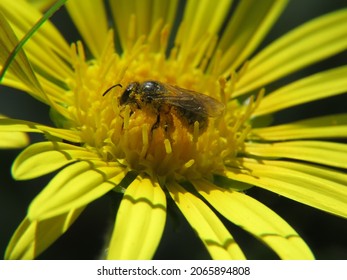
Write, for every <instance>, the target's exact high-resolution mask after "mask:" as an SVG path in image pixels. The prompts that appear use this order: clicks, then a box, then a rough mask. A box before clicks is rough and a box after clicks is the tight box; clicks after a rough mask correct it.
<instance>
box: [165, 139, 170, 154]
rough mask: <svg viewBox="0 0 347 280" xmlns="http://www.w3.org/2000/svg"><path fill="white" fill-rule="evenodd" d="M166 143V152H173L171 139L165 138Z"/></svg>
mask: <svg viewBox="0 0 347 280" xmlns="http://www.w3.org/2000/svg"><path fill="white" fill-rule="evenodd" d="M164 145H165V152H166V154H171V153H172V147H171V143H170V141H169V139H165V140H164Z"/></svg>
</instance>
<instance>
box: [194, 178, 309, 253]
mask: <svg viewBox="0 0 347 280" xmlns="http://www.w3.org/2000/svg"><path fill="white" fill-rule="evenodd" d="M193 185H194V187H195V188H196V190H197V191H198V192H199V193H200V194H201V195H202V196H203V197H204V198H205V199H206V200H207V201H208V202H209V203H210V204H211V205H212V206H213V207H214V208H215V209H216V210H217V211H218V212H219V213H221V214H222V215H223V216H224V217H225V218H227V219H228V220H229V221H231V222H233V223H234V224H236V225H238V226H239V227H241V228H242V229H244V230H246V231H248V232H249V233H251V234H252V235H254V236H255V237H256V238H258V239H259V240H261V241H262V242H264V243H265V244H267V245H268V246H269V247H270V248H271V249H272V250H274V251H275V252H276V253H277V254H278V256H279V257H280V258H281V259H312V258H313V255H312V253H311V251H310V249H309V247H308V246H307V245H306V243H305V242H304V241H303V240H302V239H301V238H300V236H299V235H298V233H297V232H296V231H295V230H294V229H293V228H292V227H291V226H290V225H288V224H287V223H286V221H284V220H283V219H282V218H281V217H280V216H278V215H277V214H276V213H275V212H273V211H272V210H270V209H269V208H267V207H266V206H265V205H263V204H261V203H260V202H258V201H257V200H255V199H253V198H251V197H250V196H248V195H245V194H243V193H240V192H236V191H231V190H228V189H225V188H219V187H217V186H216V185H214V184H212V183H210V182H208V181H205V180H196V181H194V182H193Z"/></svg>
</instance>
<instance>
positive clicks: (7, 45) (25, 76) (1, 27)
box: [0, 13, 44, 99]
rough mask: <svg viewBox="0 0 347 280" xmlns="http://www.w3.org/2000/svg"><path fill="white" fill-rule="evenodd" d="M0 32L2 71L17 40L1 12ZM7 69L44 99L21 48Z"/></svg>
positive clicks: (0, 62)
mask: <svg viewBox="0 0 347 280" xmlns="http://www.w3.org/2000/svg"><path fill="white" fill-rule="evenodd" d="M0 33H1V36H0V48H1V52H0V64H1V70H2V71H3V70H4V69H2V68H3V67H4V66H5V64H6V63H7V59H8V58H9V57H10V54H11V53H12V52H13V51H14V49H15V47H16V46H17V44H18V43H19V41H18V39H17V37H16V35H15V34H14V32H13V30H12V28H11V26H10V25H9V23H8V21H7V19H6V18H5V17H4V15H3V14H2V13H0ZM2 71H1V73H2ZM8 71H9V72H10V73H11V74H12V75H14V76H15V77H17V79H19V80H20V81H21V82H22V83H23V84H25V85H26V86H27V87H29V88H30V89H31V90H32V91H34V92H37V93H38V95H39V96H40V98H41V99H44V95H43V92H42V88H41V86H40V84H39V82H38V80H37V78H36V76H35V74H34V71H33V70H32V68H31V65H30V63H29V61H28V59H27V57H26V55H25V53H24V51H23V50H20V51H19V52H18V53H17V54H16V56H15V58H14V60H13V61H12V63H11V65H10V67H9V69H8Z"/></svg>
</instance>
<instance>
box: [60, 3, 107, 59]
mask: <svg viewBox="0 0 347 280" xmlns="http://www.w3.org/2000/svg"><path fill="white" fill-rule="evenodd" d="M66 8H67V10H68V12H69V14H70V16H71V18H72V20H73V21H74V24H75V25H76V27H77V28H78V31H79V32H80V34H81V35H82V37H83V40H84V41H85V42H86V44H87V46H88V48H89V49H90V51H91V53H92V54H93V56H94V57H96V58H98V57H100V56H101V54H102V51H103V49H104V46H105V43H106V41H107V30H108V27H107V17H106V11H105V7H104V2H103V1H95V0H69V1H67V3H66Z"/></svg>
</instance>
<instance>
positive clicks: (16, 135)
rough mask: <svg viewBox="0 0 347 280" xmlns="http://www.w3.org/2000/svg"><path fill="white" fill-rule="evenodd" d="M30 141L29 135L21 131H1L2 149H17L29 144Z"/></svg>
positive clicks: (0, 141) (0, 144)
mask: <svg viewBox="0 0 347 280" xmlns="http://www.w3.org/2000/svg"><path fill="white" fill-rule="evenodd" d="M29 143H30V140H29V137H28V135H26V134H25V133H21V132H0V148H1V149H17V148H23V147H26V146H28V145H29Z"/></svg>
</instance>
